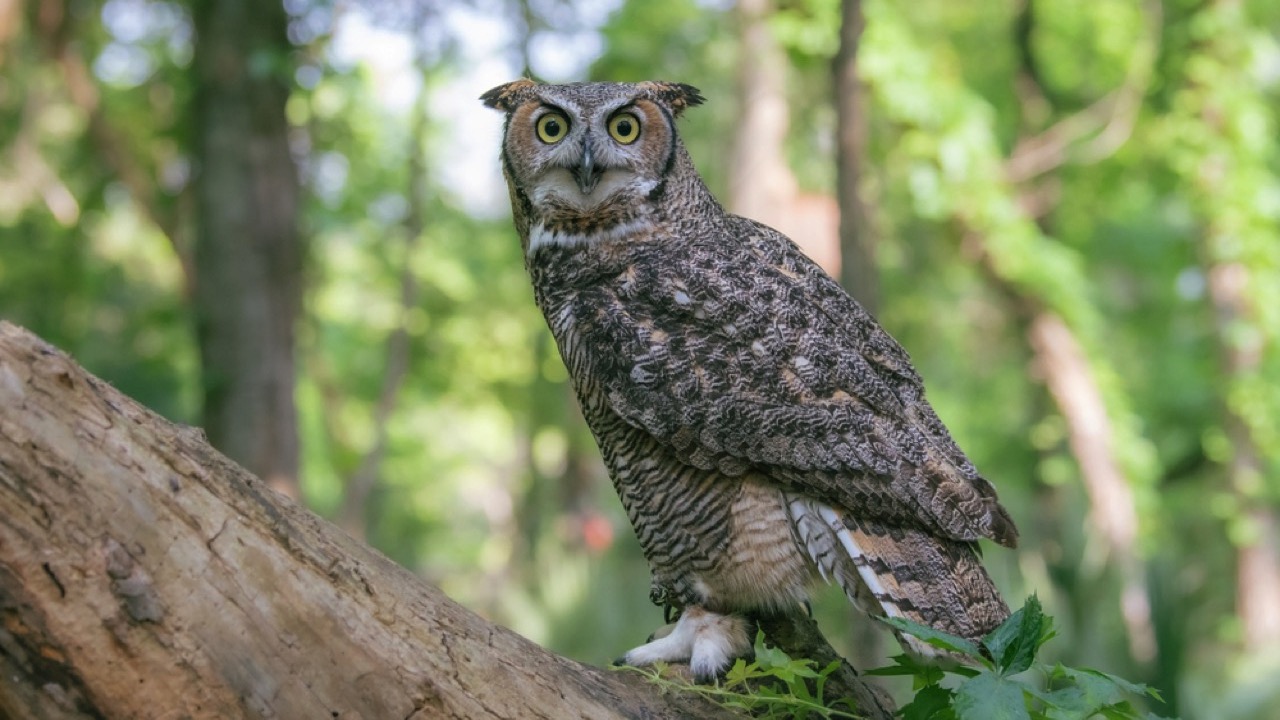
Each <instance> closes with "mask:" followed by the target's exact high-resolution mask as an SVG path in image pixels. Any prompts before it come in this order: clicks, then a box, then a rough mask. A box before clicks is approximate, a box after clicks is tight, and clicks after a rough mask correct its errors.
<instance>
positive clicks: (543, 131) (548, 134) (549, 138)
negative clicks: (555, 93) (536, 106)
mask: <svg viewBox="0 0 1280 720" xmlns="http://www.w3.org/2000/svg"><path fill="white" fill-rule="evenodd" d="M568 134H569V118H566V117H565V116H564V115H561V114H560V113H558V112H551V113H547V114H546V115H543V116H542V117H540V118H538V139H539V140H541V141H542V142H544V143H546V144H548V145H554V144H556V143H558V142H560V141H561V140H563V139H564V136H565V135H568Z"/></svg>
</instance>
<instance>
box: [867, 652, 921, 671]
mask: <svg viewBox="0 0 1280 720" xmlns="http://www.w3.org/2000/svg"><path fill="white" fill-rule="evenodd" d="M889 659H890V660H892V661H893V662H894V664H893V665H886V666H884V667H878V668H873V669H871V670H867V671H866V674H867V675H885V676H893V675H915V674H916V673H919V672H920V671H921V670H923V669H925V668H926V667H928V666H926V665H923V664H921V663H920V662H919V661H917V660H916V659H915V658H913V657H911V656H910V655H894V656H893V657H891V658H889Z"/></svg>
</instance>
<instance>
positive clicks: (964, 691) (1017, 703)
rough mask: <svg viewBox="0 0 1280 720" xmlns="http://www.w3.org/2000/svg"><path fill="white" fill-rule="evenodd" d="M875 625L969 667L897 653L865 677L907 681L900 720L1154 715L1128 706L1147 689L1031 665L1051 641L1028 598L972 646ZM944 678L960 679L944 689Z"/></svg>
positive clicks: (1094, 673)
mask: <svg viewBox="0 0 1280 720" xmlns="http://www.w3.org/2000/svg"><path fill="white" fill-rule="evenodd" d="M883 622H884V623H885V624H887V625H889V626H891V627H893V628H894V629H895V630H897V631H898V632H902V633H906V634H908V635H911V636H913V637H916V638H918V639H920V640H921V641H923V642H925V643H928V644H929V645H932V646H934V647H937V648H941V649H943V650H946V651H948V652H950V653H952V654H954V655H956V656H958V658H959V659H962V660H963V661H964V662H966V663H969V664H956V665H955V666H953V667H949V668H941V667H938V666H936V665H926V664H923V663H920V662H918V661H916V660H915V659H914V658H911V657H909V656H907V655H899V656H897V657H895V658H893V660H894V664H893V665H891V666H889V667H883V668H878V669H875V670H871V671H869V673H868V674H870V675H907V676H911V677H912V679H913V689H914V690H915V693H916V695H915V697H914V698H913V699H912V701H911V702H910V703H908V704H906V705H904V706H903V707H902V708H901V710H900V711H899V713H900V714H901V716H902V718H903V720H1087V719H1088V718H1093V717H1098V716H1101V717H1103V718H1106V719H1107V720H1147V719H1150V718H1155V717H1156V716H1155V715H1153V714H1151V713H1148V712H1145V711H1143V710H1141V709H1139V708H1138V707H1137V706H1135V705H1134V704H1133V703H1132V702H1131V701H1130V697H1131V696H1135V695H1137V696H1140V695H1150V696H1151V697H1153V698H1155V699H1157V700H1160V699H1161V698H1160V695H1159V694H1158V693H1157V692H1156V691H1155V690H1153V689H1151V688H1148V687H1146V686H1145V685H1140V684H1137V683H1132V682H1129V681H1128V680H1124V679H1123V678H1119V677H1116V676H1115V675H1110V674H1107V673H1104V672H1101V671H1098V670H1092V669H1088V668H1084V669H1080V668H1069V667H1064V666H1062V665H1060V664H1057V665H1053V666H1050V665H1047V664H1045V663H1038V662H1036V653H1037V652H1038V651H1039V650H1040V647H1041V646H1042V645H1044V644H1045V642H1047V641H1048V640H1049V639H1051V638H1052V637H1053V636H1054V635H1055V632H1054V630H1053V618H1051V617H1049V616H1047V615H1045V614H1044V613H1043V611H1042V610H1041V608H1040V601H1039V600H1038V599H1037V598H1036V596H1034V595H1032V596H1031V597H1030V598H1028V600H1027V602H1026V604H1025V605H1023V607H1022V609H1020V610H1018V611H1017V612H1015V613H1013V614H1012V615H1010V616H1009V618H1008V619H1007V620H1005V621H1004V623H1002V624H1001V625H1000V626H999V627H997V628H996V629H995V630H992V631H991V632H990V633H988V634H987V636H986V637H984V638H982V640H981V641H980V642H978V643H974V642H972V641H969V640H966V639H964V638H960V637H956V636H954V635H949V634H947V633H944V632H940V631H938V630H935V629H933V628H931V627H927V626H925V625H920V624H919V623H914V622H911V621H910V620H905V619H902V618H887V619H884V620H883ZM947 675H956V676H959V677H961V678H963V680H961V681H960V682H959V683H958V684H955V685H954V686H944V685H943V681H944V680H946V676H947Z"/></svg>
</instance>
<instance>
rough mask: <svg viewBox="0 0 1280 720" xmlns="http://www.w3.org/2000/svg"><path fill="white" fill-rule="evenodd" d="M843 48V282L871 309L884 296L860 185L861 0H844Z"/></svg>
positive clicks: (839, 104) (838, 67)
mask: <svg viewBox="0 0 1280 720" xmlns="http://www.w3.org/2000/svg"><path fill="white" fill-rule="evenodd" d="M840 16H841V22H840V50H839V51H838V52H837V54H836V58H835V62H834V63H833V67H832V71H833V75H834V80H835V106H836V201H837V202H838V203H839V206H840V258H841V262H840V284H841V285H843V286H844V288H845V290H848V291H849V294H851V295H853V296H854V297H855V298H856V299H857V300H858V302H860V303H862V306H863V307H865V308H866V309H867V310H868V311H869V312H870V313H871V314H872V315H875V314H876V311H877V309H878V305H879V300H880V297H879V296H880V277H879V272H878V271H877V269H876V239H875V236H874V233H873V232H872V226H871V222H870V208H868V207H867V204H866V203H865V202H863V199H862V196H861V194H859V190H858V185H859V182H860V180H861V177H862V161H863V155H864V153H865V148H866V138H867V118H866V112H865V111H864V109H863V106H864V103H863V98H864V96H863V92H862V85H861V83H860V82H859V81H858V43H859V42H861V40H862V29H863V27H864V26H865V25H866V20H865V18H864V17H863V15H862V0H841V3H840Z"/></svg>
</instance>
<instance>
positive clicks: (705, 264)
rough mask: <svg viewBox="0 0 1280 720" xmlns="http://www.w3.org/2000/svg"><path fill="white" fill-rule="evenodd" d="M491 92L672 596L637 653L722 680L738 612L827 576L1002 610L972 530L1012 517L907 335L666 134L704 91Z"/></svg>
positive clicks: (947, 617) (968, 617) (897, 612)
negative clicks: (959, 439) (749, 213)
mask: <svg viewBox="0 0 1280 720" xmlns="http://www.w3.org/2000/svg"><path fill="white" fill-rule="evenodd" d="M481 99H482V101H483V102H484V103H485V104H487V105H488V106H490V107H492V108H496V109H498V110H500V111H502V112H504V113H505V114H506V121H505V126H504V132H503V140H502V168H503V172H504V175H505V177H506V181H507V185H508V189H509V191H510V196H511V208H512V213H513V216H514V221H515V226H516V230H517V231H518V233H519V236H520V242H521V247H522V248H523V251H524V262H525V266H526V268H527V269H528V273H529V276H530V278H531V280H532V284H533V291H534V297H535V299H536V302H537V304H538V307H539V308H540V309H541V310H542V313H543V315H544V316H545V317H546V320H547V324H548V325H549V326H550V328H551V332H552V334H553V335H554V336H555V340H556V344H557V346H558V347H559V350H560V355H561V357H562V358H563V359H564V362H565V365H566V367H567V368H568V370H569V375H570V377H571V378H572V383H573V387H574V390H575V392H576V394H577V397H578V401H579V403H580V404H581V406H582V412H583V415H584V416H585V418H586V421H587V424H588V425H589V426H590V428H591V431H592V433H593V435H594V436H595V439H596V442H597V443H598V444H599V446H600V452H601V455H602V456H603V458H604V462H605V464H606V466H607V467H608V470H609V474H610V477H611V478H612V481H613V484H614V487H615V489H616V490H617V492H618V495H619V497H620V498H621V500H622V504H623V506H624V507H625V509H626V512H627V515H628V517H629V519H630V520H631V524H632V526H633V527H634V529H635V532H636V535H637V537H638V538H639V541H640V546H641V548H642V549H643V551H644V554H645V557H646V558H647V559H648V562H649V565H650V567H651V570H652V575H653V577H652V585H651V588H652V589H651V596H652V597H653V599H654V601H655V602H657V603H659V604H663V605H665V606H667V607H668V608H673V609H676V610H678V611H679V613H680V614H679V618H678V620H677V621H676V622H675V623H674V626H672V627H670V628H668V632H667V633H666V634H665V635H663V636H661V637H659V638H658V639H655V640H652V641H650V642H648V643H646V644H644V645H641V646H639V647H637V648H635V649H633V650H631V651H629V652H628V653H627V654H626V655H625V656H624V660H625V661H626V662H627V663H629V664H633V665H646V664H652V663H655V662H659V661H662V662H687V663H689V665H690V666H691V669H692V671H693V673H694V675H695V676H697V677H698V678H701V679H708V678H712V677H715V676H716V675H718V674H720V673H722V672H723V671H724V670H725V669H726V668H727V667H728V666H729V664H730V663H731V662H732V661H733V660H734V659H735V658H736V657H740V656H743V655H746V654H748V653H749V652H750V649H751V644H752V638H751V637H750V635H749V634H748V623H747V621H746V617H748V616H749V615H751V614H753V613H775V612H789V611H792V610H795V609H796V608H797V607H799V606H801V605H802V604H803V603H804V602H805V601H806V599H807V597H808V593H809V591H810V590H811V589H812V587H813V586H814V585H815V583H817V582H821V581H823V580H825V581H827V582H832V583H835V584H837V585H838V586H839V587H840V588H841V589H842V590H843V592H844V594H845V595H846V597H848V599H849V600H850V602H851V603H853V604H854V605H855V606H856V607H857V608H859V609H860V610H862V611H864V612H867V613H871V614H875V615H882V616H888V617H901V618H907V619H910V620H913V621H916V622H919V623H923V624H925V625H930V626H932V627H934V628H937V629H939V630H943V631H946V632H949V633H952V634H955V635H959V636H962V637H965V638H973V639H976V638H979V637H981V636H983V635H984V634H986V633H987V632H988V631H990V630H991V629H993V628H994V627H995V626H996V625H998V624H999V623H1000V622H1001V621H1002V620H1003V619H1004V618H1005V617H1007V615H1008V608H1007V607H1006V606H1005V603H1004V601H1003V600H1002V599H1001V597H1000V594H999V592H998V591H997V590H996V588H995V586H994V585H993V583H992V582H991V579H990V578H989V577H988V576H987V573H986V571H985V570H984V569H983V567H982V564H981V562H980V560H979V554H978V549H977V541H978V540H980V539H982V538H988V539H990V540H994V541H995V542H997V543H999V544H1001V545H1004V546H1007V547H1014V545H1015V544H1016V542H1017V537H1018V533H1017V530H1016V528H1015V527H1014V523H1013V520H1012V519H1011V518H1010V516H1009V514H1008V513H1007V512H1006V511H1005V509H1004V508H1003V507H1001V505H1000V504H999V501H998V499H997V497H996V492H995V490H994V488H993V487H992V486H991V484H990V483H988V482H987V481H986V480H985V479H984V478H983V477H982V476H981V475H979V474H978V472H977V471H976V470H975V469H974V466H973V464H972V463H971V462H970V461H969V459H968V458H967V457H966V456H965V454H964V453H963V452H962V451H961V450H960V448H959V447H957V446H956V443H955V442H954V441H953V440H952V439H951V436H950V434H949V433H948V432H947V429H946V428H945V427H944V426H943V424H942V422H941V421H940V420H939V419H938V416H937V415H936V414H935V413H934V411H933V408H932V407H930V405H929V403H928V401H927V400H926V399H925V394H924V387H923V384H922V382H921V379H920V376H919V375H918V374H917V373H916V370H915V368H914V367H913V366H912V364H911V360H910V358H909V357H908V356H907V353H906V351H905V350H903V348H902V346H901V345H899V344H898V343H897V342H896V341H895V340H894V339H893V338H892V337H890V336H889V335H888V333H886V332H885V331H884V330H883V329H882V328H881V327H880V326H879V325H878V324H877V323H876V321H875V320H874V319H873V318H872V317H871V316H870V315H869V314H868V313H867V312H866V311H865V310H864V309H863V308H862V307H861V306H860V305H859V304H858V303H857V302H856V301H854V300H853V299H852V298H851V297H850V296H849V295H848V294H846V293H845V291H844V290H843V289H841V287H840V285H839V284H837V283H836V281H835V280H833V279H832V278H831V277H830V276H828V275H827V274H826V273H824V272H823V271H822V270H821V269H820V268H819V267H818V266H817V265H816V264H815V263H814V262H812V261H811V260H809V259H808V258H807V257H806V256H805V255H804V254H803V253H802V252H801V251H800V250H799V249H798V248H797V246H796V245H795V244H794V243H793V242H792V241H791V240H790V239H788V238H786V237H785V236H783V235H782V234H780V233H778V232H777V231H775V230H773V229H771V228H769V227H766V226H765V225H762V224H760V223H757V222H754V221H752V220H749V219H747V218H744V217H739V216H736V215H732V214H730V213H727V212H725V210H724V209H723V208H721V206H720V205H719V203H717V202H716V200H715V198H714V197H712V195H711V193H710V191H709V190H708V189H707V187H706V185H705V184H703V182H702V179H701V178H700V177H699V176H698V173H697V171H696V170H695V169H694V166H693V162H692V161H691V160H690V158H689V155H688V154H687V152H686V151H685V148H684V146H683V144H682V143H681V141H680V137H679V134H678V133H677V131H676V118H677V117H679V116H680V114H681V113H682V112H683V111H685V110H687V109H688V108H691V107H693V106H696V105H698V104H700V103H702V102H703V98H702V96H701V95H700V94H699V92H698V90H697V89H695V88H693V87H690V86H689V85H684V84H679V83H666V82H641V83H572V84H566V85H549V84H540V83H536V82H533V81H531V80H517V81H515V82H512V83H508V84H505V85H502V86H499V87H496V88H494V89H492V90H490V91H489V92H487V93H485V94H484V95H483V96H482V97H481ZM899 640H900V641H901V642H902V643H903V644H904V646H905V647H906V649H907V650H908V651H909V652H912V653H914V654H916V655H921V656H926V657H928V656H933V655H934V654H935V653H936V652H938V651H937V650H936V649H935V648H933V647H932V646H929V645H926V644H924V643H921V642H919V641H918V640H916V639H914V638H912V637H910V636H906V635H902V636H900V637H899Z"/></svg>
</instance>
